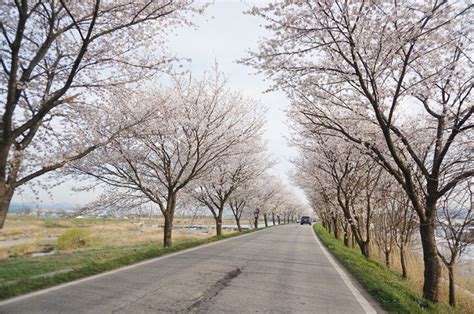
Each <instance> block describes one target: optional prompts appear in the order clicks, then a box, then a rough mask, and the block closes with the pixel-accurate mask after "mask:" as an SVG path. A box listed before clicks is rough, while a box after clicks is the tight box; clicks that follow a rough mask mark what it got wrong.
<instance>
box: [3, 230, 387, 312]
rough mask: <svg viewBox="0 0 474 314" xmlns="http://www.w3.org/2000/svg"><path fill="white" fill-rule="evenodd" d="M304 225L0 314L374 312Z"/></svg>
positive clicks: (60, 289) (40, 295) (119, 274)
mask: <svg viewBox="0 0 474 314" xmlns="http://www.w3.org/2000/svg"><path fill="white" fill-rule="evenodd" d="M376 311H377V312H379V307H378V305H377V304H376V303H375V302H374V301H373V300H371V299H370V297H368V296H367V295H366V294H365V292H363V291H362V290H361V289H360V287H358V285H357V284H356V283H354V282H353V281H352V280H351V279H349V277H348V275H347V274H346V273H345V272H344V271H343V270H342V269H340V267H339V266H337V264H336V263H335V262H334V260H332V259H331V258H330V257H329V255H328V253H327V252H326V251H325V249H323V248H322V245H321V244H320V243H319V241H318V240H317V239H316V237H315V236H314V234H313V231H312V229H311V227H310V226H308V225H304V226H301V225H296V224H293V225H285V226H278V227H275V228H270V229H266V230H263V231H259V232H255V233H251V234H248V235H244V236H239V237H235V238H231V239H228V240H223V241H219V242H215V243H212V244H210V245H206V246H204V247H199V248H194V249H190V250H187V251H184V252H179V253H175V254H171V255H168V256H165V257H161V258H157V259H153V260H149V261H146V262H142V263H139V264H136V265H133V266H129V267H125V268H122V269H118V270H115V271H112V272H108V273H105V274H101V275H97V276H94V277H90V278H86V279H82V280H79V281H75V282H72V283H67V284H63V285H60V286H57V287H53V288H50V289H46V290H42V291H39V292H35V293H32V294H29V295H26V296H21V297H17V298H14V299H10V300H6V301H3V302H0V313H157V312H168V313H169V312H172V313H177V312H182V313H189V312H191V313H224V312H226V313H375V312H376Z"/></svg>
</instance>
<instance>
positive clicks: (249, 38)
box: [13, 1, 303, 205]
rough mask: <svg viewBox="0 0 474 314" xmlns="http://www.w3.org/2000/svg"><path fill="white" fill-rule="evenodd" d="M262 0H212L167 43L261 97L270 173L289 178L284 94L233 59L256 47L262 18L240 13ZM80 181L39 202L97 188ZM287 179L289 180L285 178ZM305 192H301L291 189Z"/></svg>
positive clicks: (198, 69) (28, 196)
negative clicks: (83, 186)
mask: <svg viewBox="0 0 474 314" xmlns="http://www.w3.org/2000/svg"><path fill="white" fill-rule="evenodd" d="M255 3H257V4H259V3H262V1H253V2H252V1H216V3H214V4H211V5H210V6H209V7H208V8H207V9H206V11H205V12H204V14H203V15H201V16H195V18H194V19H193V22H194V23H195V25H196V27H194V28H189V27H183V28H180V29H178V30H176V31H175V33H174V34H173V35H172V36H170V41H169V48H170V49H171V50H172V51H173V52H174V53H175V54H176V55H177V56H178V57H181V58H190V59H191V63H190V64H189V67H190V69H191V70H192V72H193V73H195V74H196V75H200V74H202V73H203V72H204V71H205V70H208V69H210V68H211V67H212V66H213V65H214V64H215V62H217V63H218V66H219V70H220V71H221V72H223V73H224V74H225V75H226V77H227V78H228V85H229V87H231V88H232V89H236V90H240V91H241V92H242V93H243V94H244V95H246V96H249V97H252V98H253V99H256V100H259V101H260V102H261V103H262V104H264V105H266V106H267V107H268V108H269V111H268V114H267V124H266V129H265V134H264V137H265V139H266V142H267V148H268V151H269V153H270V154H271V156H272V158H273V159H274V160H276V161H277V162H278V164H277V165H276V166H275V167H274V170H273V173H274V174H276V175H277V176H279V177H281V178H282V180H285V181H287V182H288V183H289V181H288V178H287V175H286V174H287V173H288V171H290V169H291V164H290V163H289V161H288V159H289V158H290V157H292V156H294V154H295V151H294V149H292V148H290V147H289V146H288V144H287V142H286V137H288V135H289V130H288V126H287V123H286V115H285V112H284V111H285V109H286V108H287V106H288V103H289V101H288V99H287V98H286V96H285V95H284V94H283V93H281V92H271V93H264V91H265V90H266V89H267V88H268V87H269V82H264V79H263V76H260V75H256V74H255V70H254V69H252V68H250V67H247V66H244V65H242V64H238V63H237V62H236V60H239V59H241V58H242V57H245V56H247V55H248V54H247V52H248V51H249V50H255V48H256V47H257V41H258V39H259V38H261V37H263V36H264V34H265V32H266V31H265V29H264V28H263V27H261V26H260V25H261V24H262V22H263V21H262V20H261V19H259V18H257V17H254V16H249V15H245V14H243V12H244V11H246V10H248V9H249V8H250V7H251V6H252V5H253V4H255ZM78 184H79V182H76V181H74V180H72V179H71V180H69V181H67V182H66V183H64V184H61V185H60V186H58V187H56V188H54V189H52V190H50V193H49V194H50V195H48V193H46V191H40V193H39V194H38V199H39V200H40V202H41V203H43V204H50V203H62V202H69V203H73V204H78V205H83V204H86V203H88V202H90V201H92V200H94V198H95V197H97V195H98V194H99V193H100V191H96V192H87V193H86V192H75V191H73V190H72V187H74V186H77V185H78ZM289 184H291V183H289ZM295 193H297V194H298V195H300V196H301V197H303V193H302V192H301V191H299V190H295ZM34 200H35V197H34V195H33V193H32V192H31V191H29V190H25V191H24V192H23V193H21V194H18V195H16V196H15V197H14V200H13V202H19V203H22V202H31V201H34Z"/></svg>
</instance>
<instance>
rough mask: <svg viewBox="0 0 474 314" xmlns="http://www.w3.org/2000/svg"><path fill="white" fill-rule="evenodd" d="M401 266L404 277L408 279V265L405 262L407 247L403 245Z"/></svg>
mask: <svg viewBox="0 0 474 314" xmlns="http://www.w3.org/2000/svg"><path fill="white" fill-rule="evenodd" d="M400 264H401V266H402V277H403V278H405V279H407V278H408V271H407V263H406V261H405V246H404V245H403V243H402V244H401V245H400Z"/></svg>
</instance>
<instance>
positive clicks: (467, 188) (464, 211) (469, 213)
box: [438, 182, 474, 306]
mask: <svg viewBox="0 0 474 314" xmlns="http://www.w3.org/2000/svg"><path fill="white" fill-rule="evenodd" d="M473 190H474V187H473V182H465V183H464V184H460V185H458V186H457V187H456V188H455V189H453V190H451V191H450V192H449V193H448V194H446V195H445V196H444V197H443V199H442V203H441V206H440V208H439V213H438V224H439V226H440V228H441V230H442V236H443V238H444V241H443V242H442V243H440V244H439V245H438V247H439V248H438V254H439V256H440V258H441V260H442V261H443V264H444V265H445V266H446V268H447V269H448V276H449V304H450V305H452V306H456V294H455V287H456V284H455V278H454V267H455V265H456V263H458V262H459V260H460V258H461V256H462V254H463V253H464V252H465V250H466V248H467V247H468V246H469V245H472V242H473V239H472V235H471V234H469V230H468V228H469V226H472V224H473V223H474V197H473V196H474V191H473Z"/></svg>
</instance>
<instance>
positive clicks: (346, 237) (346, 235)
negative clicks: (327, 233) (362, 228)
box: [344, 223, 349, 247]
mask: <svg viewBox="0 0 474 314" xmlns="http://www.w3.org/2000/svg"><path fill="white" fill-rule="evenodd" d="M348 229H349V226H348V224H347V223H346V224H345V225H344V245H345V246H346V247H349V230H348Z"/></svg>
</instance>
